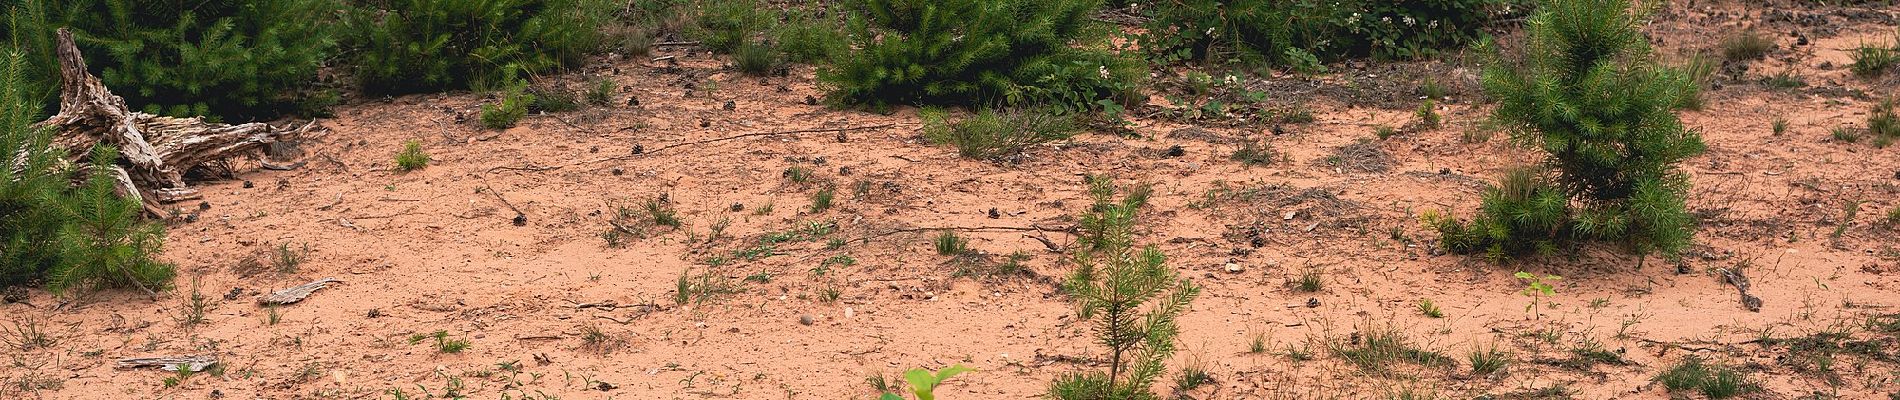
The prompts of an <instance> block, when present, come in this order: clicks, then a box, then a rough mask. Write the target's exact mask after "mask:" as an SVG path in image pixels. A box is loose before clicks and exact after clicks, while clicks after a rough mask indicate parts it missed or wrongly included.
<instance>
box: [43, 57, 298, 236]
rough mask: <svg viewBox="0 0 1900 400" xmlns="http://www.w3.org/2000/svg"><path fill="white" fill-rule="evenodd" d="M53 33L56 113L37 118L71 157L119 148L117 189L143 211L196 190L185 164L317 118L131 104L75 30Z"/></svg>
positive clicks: (291, 132)
mask: <svg viewBox="0 0 1900 400" xmlns="http://www.w3.org/2000/svg"><path fill="white" fill-rule="evenodd" d="M54 39H55V40H56V41H57V43H56V45H57V47H58V48H57V49H56V53H57V55H58V57H59V64H60V65H59V72H60V81H61V85H60V101H59V114H55V115H53V116H52V117H51V118H47V119H46V121H42V122H40V125H41V126H45V127H48V128H51V129H52V130H53V131H54V132H55V133H54V136H53V143H54V145H56V146H58V147H59V148H61V149H64V150H65V153H66V154H65V157H64V158H65V159H66V161H68V162H71V163H73V164H75V165H85V164H86V161H87V158H89V157H91V155H92V148H93V147H94V146H97V145H101V144H105V145H111V146H113V147H116V148H118V149H119V159H118V160H117V165H116V166H115V167H117V168H118V169H120V170H122V171H123V172H120V171H112V172H113V175H116V176H115V177H114V178H115V181H117V182H116V183H117V186H118V190H119V192H120V193H121V194H123V195H126V196H127V197H128V198H133V199H136V200H139V201H140V202H142V203H144V204H145V207H146V209H147V210H148V211H151V210H157V209H158V205H159V204H160V203H168V202H172V201H181V200H187V199H193V198H197V193H196V191H195V190H193V189H191V188H189V187H187V185H186V184H185V178H184V172H185V171H186V170H189V169H191V168H192V167H196V166H199V165H203V164H205V163H209V162H213V161H218V160H222V159H224V158H227V157H231V156H234V155H239V154H243V153H246V152H249V151H252V150H256V149H259V148H261V147H263V146H264V145H266V144H270V143H275V142H277V141H278V140H281V139H284V138H288V137H293V136H297V135H301V134H302V133H303V132H305V131H307V130H309V129H311V128H312V127H314V126H315V125H316V123H315V122H312V123H309V124H305V125H303V126H301V127H289V126H286V127H276V126H271V125H270V124H265V123H261V122H254V123H248V124H239V125H225V124H214V123H208V122H205V121H204V119H203V118H173V117H164V116H158V115H152V114H146V113H142V112H136V111H132V110H131V109H130V108H127V107H126V104H125V99H124V98H122V97H119V96H118V95H115V94H112V91H111V90H110V89H107V88H106V86H105V84H104V83H102V82H100V81H99V78H98V77H96V76H93V75H92V73H91V72H88V71H87V70H86V61H85V59H84V58H83V57H81V56H80V54H79V48H78V47H77V46H75V45H74V44H73V35H72V32H70V31H68V30H66V29H64V28H61V29H60V30H59V31H58V32H57V33H56V34H55V38H54Z"/></svg>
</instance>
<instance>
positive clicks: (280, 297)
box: [257, 278, 341, 305]
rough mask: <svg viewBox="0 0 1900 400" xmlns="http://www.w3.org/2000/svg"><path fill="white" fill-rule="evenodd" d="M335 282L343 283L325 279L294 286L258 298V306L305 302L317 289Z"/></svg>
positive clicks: (334, 279)
mask: <svg viewBox="0 0 1900 400" xmlns="http://www.w3.org/2000/svg"><path fill="white" fill-rule="evenodd" d="M334 282H341V281H338V280H336V278H323V279H318V280H316V281H312V282H310V283H305V284H302V285H297V286H292V287H289V288H285V289H284V290H279V291H275V292H271V293H270V294H268V295H264V296H262V297H258V298H257V304H263V305H282V304H290V303H296V302H299V301H303V299H304V298H305V297H310V294H311V293H315V292H316V291H317V289H322V288H324V287H326V286H329V285H330V284H331V283H334Z"/></svg>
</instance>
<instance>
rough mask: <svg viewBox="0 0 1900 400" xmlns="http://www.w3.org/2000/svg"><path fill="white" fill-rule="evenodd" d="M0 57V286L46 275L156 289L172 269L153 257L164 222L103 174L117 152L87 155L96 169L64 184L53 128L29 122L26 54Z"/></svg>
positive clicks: (52, 285) (62, 282) (70, 285)
mask: <svg viewBox="0 0 1900 400" xmlns="http://www.w3.org/2000/svg"><path fill="white" fill-rule="evenodd" d="M4 56H5V57H4V59H0V160H11V162H9V163H5V164H0V286H14V285H23V284H31V283H38V282H44V283H45V284H46V287H47V288H48V289H51V290H53V291H55V292H63V291H66V290H67V289H75V288H81V287H142V288H146V289H147V290H153V291H156V290H161V289H163V288H165V287H167V286H168V285H169V283H170V282H171V279H172V276H173V275H174V272H173V269H172V267H171V266H170V265H166V264H164V263H161V262H158V261H156V260H153V259H152V258H151V256H152V255H153V254H157V253H158V251H159V242H160V240H161V238H162V237H163V235H164V231H163V229H164V228H163V226H161V225H158V224H156V223H151V222H147V221H144V220H142V219H140V215H139V213H140V212H142V211H143V208H142V207H141V206H140V205H139V204H138V203H137V202H134V201H131V200H128V199H125V198H122V197H119V195H118V194H117V193H115V192H114V187H113V180H112V179H111V178H108V177H107V176H106V175H105V171H106V170H107V168H109V167H111V165H112V160H114V159H116V158H117V157H116V154H114V152H113V151H112V149H110V148H101V149H98V150H97V151H95V152H94V153H93V155H92V159H93V165H92V166H91V168H89V169H90V170H91V171H93V174H92V176H91V177H89V179H87V180H86V182H85V184H84V185H82V186H81V187H80V188H78V189H69V188H68V184H67V179H66V178H67V176H68V175H69V174H68V171H67V169H66V168H64V167H62V166H61V161H60V159H59V156H60V154H61V152H58V151H56V150H54V149H53V148H52V147H51V145H50V144H49V143H51V137H52V134H51V132H50V131H48V130H47V129H45V128H42V127H37V126H34V122H36V121H37V118H36V115H37V113H38V111H39V109H40V107H39V104H38V103H37V102H34V101H32V100H29V99H30V98H32V97H31V96H32V93H31V92H30V90H31V89H30V87H29V86H28V85H25V84H22V81H24V80H25V79H26V76H27V75H28V72H27V71H28V67H27V62H26V59H25V57H24V56H23V55H21V54H20V53H18V52H7V53H6V54H4Z"/></svg>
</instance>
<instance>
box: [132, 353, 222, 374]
mask: <svg viewBox="0 0 1900 400" xmlns="http://www.w3.org/2000/svg"><path fill="white" fill-rule="evenodd" d="M118 365H119V368H127V369H130V368H145V367H158V368H159V369H163V370H166V371H178V368H180V367H183V368H188V369H190V370H191V372H203V371H204V370H205V368H211V366H213V365H218V358H217V357H212V356H164V357H132V358H121V359H119V362H118Z"/></svg>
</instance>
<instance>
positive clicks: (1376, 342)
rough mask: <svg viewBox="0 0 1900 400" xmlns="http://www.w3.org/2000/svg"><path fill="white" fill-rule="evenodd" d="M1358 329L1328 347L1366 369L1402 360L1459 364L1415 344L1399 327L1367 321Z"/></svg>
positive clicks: (1433, 364) (1419, 362)
mask: <svg viewBox="0 0 1900 400" xmlns="http://www.w3.org/2000/svg"><path fill="white" fill-rule="evenodd" d="M1355 331H1356V333H1355V339H1354V340H1340V339H1334V340H1331V341H1329V343H1328V346H1329V347H1330V349H1331V350H1332V352H1333V354H1334V355H1337V356H1339V358H1341V359H1344V360H1346V362H1348V363H1351V364H1352V365H1354V366H1357V367H1359V368H1360V369H1363V370H1368V371H1381V370H1384V369H1385V368H1387V367H1388V366H1390V365H1392V364H1394V363H1399V362H1404V363H1410V364H1415V365H1421V366H1427V367H1437V366H1454V365H1456V364H1457V361H1454V360H1452V359H1451V357H1446V356H1445V355H1444V354H1440V353H1439V352H1437V351H1432V350H1426V349H1423V348H1421V347H1418V345H1416V344H1413V343H1412V340H1411V337H1410V336H1408V335H1407V334H1406V333H1405V332H1404V331H1401V330H1399V328H1398V327H1397V326H1392V325H1390V324H1375V323H1372V322H1365V323H1362V324H1360V325H1359V326H1356V327H1355Z"/></svg>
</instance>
